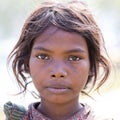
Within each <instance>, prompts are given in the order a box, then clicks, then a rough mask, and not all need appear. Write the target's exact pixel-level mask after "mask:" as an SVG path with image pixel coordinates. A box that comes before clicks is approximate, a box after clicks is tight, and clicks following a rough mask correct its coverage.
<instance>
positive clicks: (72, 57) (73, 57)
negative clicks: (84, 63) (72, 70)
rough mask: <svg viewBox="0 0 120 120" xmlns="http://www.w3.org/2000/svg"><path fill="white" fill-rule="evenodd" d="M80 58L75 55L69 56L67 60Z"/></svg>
mask: <svg viewBox="0 0 120 120" xmlns="http://www.w3.org/2000/svg"><path fill="white" fill-rule="evenodd" d="M80 59H81V58H80V57H78V56H75V55H71V56H69V58H68V60H69V61H79V60H80Z"/></svg>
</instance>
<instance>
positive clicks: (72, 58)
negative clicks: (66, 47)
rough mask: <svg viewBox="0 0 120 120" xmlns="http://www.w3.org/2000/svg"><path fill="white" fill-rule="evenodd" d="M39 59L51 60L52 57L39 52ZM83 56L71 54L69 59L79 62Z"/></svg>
mask: <svg viewBox="0 0 120 120" xmlns="http://www.w3.org/2000/svg"><path fill="white" fill-rule="evenodd" d="M36 57H37V58H38V59H41V60H49V59H50V56H49V55H47V54H39V55H37V56H36ZM81 59H82V58H81V57H79V56H76V55H70V56H69V57H68V58H67V60H68V61H70V62H72V61H73V62H75V61H76V62H77V61H80V60H81Z"/></svg>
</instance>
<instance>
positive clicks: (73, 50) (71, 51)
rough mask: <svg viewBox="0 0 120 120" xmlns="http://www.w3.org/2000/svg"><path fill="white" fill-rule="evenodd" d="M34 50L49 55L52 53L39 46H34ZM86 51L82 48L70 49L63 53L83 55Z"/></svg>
mask: <svg viewBox="0 0 120 120" xmlns="http://www.w3.org/2000/svg"><path fill="white" fill-rule="evenodd" d="M33 49H34V50H41V51H45V52H50V53H53V52H54V51H52V50H49V49H47V48H44V47H41V46H36V47H33ZM85 52H86V51H85V50H84V49H82V48H74V49H71V50H66V51H65V54H67V53H85Z"/></svg>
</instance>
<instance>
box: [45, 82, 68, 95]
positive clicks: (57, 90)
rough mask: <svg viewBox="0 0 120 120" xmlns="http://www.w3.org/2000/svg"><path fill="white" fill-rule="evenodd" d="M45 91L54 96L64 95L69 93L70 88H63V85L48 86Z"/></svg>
mask: <svg viewBox="0 0 120 120" xmlns="http://www.w3.org/2000/svg"><path fill="white" fill-rule="evenodd" d="M46 89H47V90H48V91H49V92H52V93H55V94H61V93H66V92H68V91H70V88H69V87H67V86H65V85H59V84H57V85H50V86H48V87H46Z"/></svg>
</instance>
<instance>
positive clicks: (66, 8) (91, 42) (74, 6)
mask: <svg viewBox="0 0 120 120" xmlns="http://www.w3.org/2000/svg"><path fill="white" fill-rule="evenodd" d="M51 25H53V26H56V27H58V28H60V29H62V30H65V31H68V32H71V33H72V32H76V33H78V34H80V35H81V36H82V37H84V38H85V40H86V42H87V46H88V51H89V59H90V71H91V74H90V75H89V77H88V80H87V83H86V86H85V88H87V86H88V84H89V83H90V85H91V88H93V87H94V86H95V85H96V83H98V84H97V87H96V89H97V90H98V89H99V88H100V87H101V86H102V85H103V84H104V82H105V81H106V80H107V78H108V76H109V73H110V66H109V62H108V60H107V58H106V56H104V55H103V50H104V52H106V50H105V46H104V39H103V37H102V33H101V30H100V28H99V27H98V25H97V24H96V22H95V20H94V18H93V15H92V13H91V11H90V10H89V9H88V6H87V5H86V4H85V3H83V2H81V1H71V2H68V3H53V2H44V3H42V4H41V5H40V6H39V8H37V9H36V10H35V11H34V12H33V13H32V14H31V15H30V16H29V17H28V19H27V20H26V22H25V24H24V26H23V29H22V32H21V36H20V38H19V40H18V42H17V44H16V45H15V47H14V49H13V51H12V52H11V53H10V55H9V57H8V61H9V62H10V61H12V69H13V72H14V75H15V77H16V80H17V82H18V85H19V86H20V87H21V88H22V92H25V91H26V90H27V85H28V80H27V77H26V73H27V74H30V73H29V59H30V54H31V49H32V46H33V43H34V40H35V39H36V38H37V37H38V36H39V35H40V34H41V33H43V32H44V31H45V30H46V29H47V28H48V27H50V26H51ZM101 68H102V70H100V69H101ZM101 71H102V74H101ZM98 76H101V77H99V79H98Z"/></svg>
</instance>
